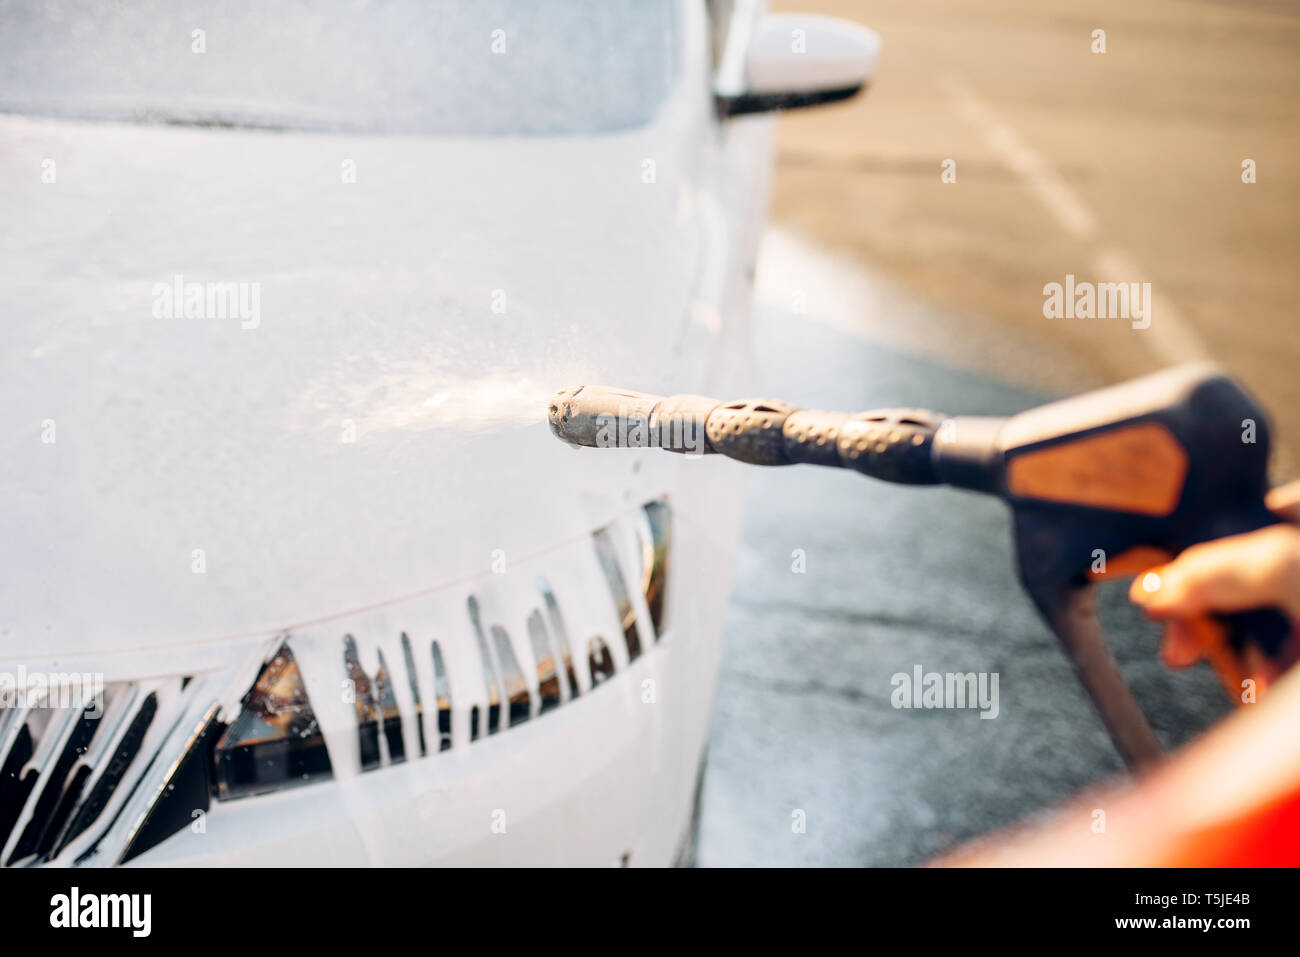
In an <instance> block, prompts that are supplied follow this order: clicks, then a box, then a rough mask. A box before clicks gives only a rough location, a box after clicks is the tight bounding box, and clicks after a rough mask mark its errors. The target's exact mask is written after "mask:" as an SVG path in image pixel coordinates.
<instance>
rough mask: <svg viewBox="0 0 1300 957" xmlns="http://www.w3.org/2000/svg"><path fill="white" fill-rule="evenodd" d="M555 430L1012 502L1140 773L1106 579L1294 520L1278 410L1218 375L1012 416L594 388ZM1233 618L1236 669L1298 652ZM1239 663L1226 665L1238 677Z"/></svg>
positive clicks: (554, 420)
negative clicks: (1273, 480) (1113, 643)
mask: <svg viewBox="0 0 1300 957" xmlns="http://www.w3.org/2000/svg"><path fill="white" fill-rule="evenodd" d="M549 421H550V425H551V429H552V431H554V432H555V434H556V435H557V436H558V437H559V438H560V439H562V440H564V441H565V442H568V443H570V444H573V445H578V446H590V447H596V448H642V447H653V448H662V449H665V450H667V451H672V452H685V453H692V452H694V453H701V454H720V455H725V456H727V457H728V458H733V459H738V460H739V461H741V462H748V463H750V464H751V465H796V464H807V465H825V466H831V467H836V468H848V469H853V470H855V471H858V472H861V473H862V474H864V475H869V476H871V477H872V478H878V479H884V480H885V481H889V482H897V483H901V484H904V485H940V484H942V485H951V486H955V487H957V488H962V489H969V490H972V491H977V492H986V493H989V494H993V495H996V496H998V497H1000V498H1002V499H1003V500H1004V501H1005V502H1007V503H1008V505H1010V507H1011V510H1012V518H1013V524H1014V538H1015V546H1016V561H1017V565H1018V570H1019V574H1020V580H1021V583H1022V584H1023V585H1024V587H1025V589H1026V590H1027V591H1028V592H1029V595H1030V597H1031V598H1032V599H1033V601H1034V604H1035V605H1036V606H1037V608H1038V610H1039V612H1040V613H1041V614H1042V616H1043V617H1044V619H1045V620H1046V621H1047V623H1048V625H1049V626H1050V627H1051V628H1052V630H1053V631H1054V632H1055V633H1056V635H1057V637H1058V638H1059V639H1060V641H1061V644H1062V647H1063V648H1064V650H1065V652H1066V654H1067V655H1068V656H1069V658H1070V660H1071V661H1072V662H1073V664H1074V667H1075V669H1076V671H1077V673H1078V676H1079V679H1080V681H1081V682H1082V683H1083V685H1084V687H1085V688H1086V689H1087V691H1088V693H1089V695H1090V696H1091V697H1092V700H1093V702H1094V704H1095V705H1096V707H1097V710H1098V712H1099V713H1100V715H1101V718H1102V721H1103V723H1104V724H1105V726H1106V729H1107V730H1108V732H1109V733H1110V736H1111V738H1112V740H1113V741H1114V742H1115V745H1116V748H1117V749H1118V750H1119V752H1120V754H1121V755H1122V756H1123V757H1124V760H1125V761H1126V762H1127V763H1128V765H1129V766H1130V767H1132V768H1136V767H1139V766H1142V765H1144V764H1147V763H1149V762H1151V761H1153V760H1155V759H1156V758H1157V757H1158V756H1159V754H1160V745H1159V742H1158V741H1157V739H1156V736H1155V734H1154V732H1153V731H1152V730H1151V726H1150V724H1149V723H1148V721H1147V719H1146V716H1145V715H1144V714H1143V712H1142V710H1141V708H1140V707H1139V706H1138V704H1137V702H1136V701H1135V700H1134V698H1133V695H1132V693H1131V691H1130V690H1129V688H1128V685H1127V684H1126V683H1125V681H1124V678H1123V676H1122V674H1121V673H1120V671H1119V668H1118V667H1117V666H1116V664H1115V660H1114V657H1113V656H1112V655H1111V653H1110V650H1109V647H1108V646H1107V644H1106V641H1105V638H1104V636H1103V634H1102V630H1101V625H1100V622H1099V621H1098V619H1097V606H1096V589H1095V586H1094V584H1093V583H1094V582H1096V581H1097V580H1099V579H1101V578H1108V577H1117V576H1119V575H1124V574H1130V575H1131V574H1133V573H1134V572H1137V571H1139V570H1141V569H1143V568H1147V567H1150V566H1151V565H1153V564H1156V563H1158V562H1160V561H1163V560H1167V559H1168V558H1169V557H1171V556H1173V555H1176V554H1178V553H1179V552H1181V551H1182V550H1183V549H1185V548H1187V547H1189V546H1191V545H1194V544H1196V543H1198V542H1203V541H1207V540H1209V539H1214V538H1221V537H1223V536H1225V535H1234V534H1239V533H1242V532H1247V531H1251V530H1254V529H1257V528H1262V527H1264V526H1266V525H1271V524H1274V523H1276V522H1277V521H1278V519H1277V517H1276V516H1275V515H1273V513H1272V512H1270V511H1269V510H1268V508H1267V507H1266V506H1265V504H1264V493H1265V492H1266V490H1267V487H1268V483H1267V466H1268V451H1269V428H1268V422H1267V419H1266V418H1265V415H1264V412H1263V410H1262V409H1261V408H1260V407H1259V406H1258V405H1257V404H1256V402H1255V401H1254V400H1253V399H1252V398H1251V397H1250V396H1249V395H1248V394H1247V393H1246V392H1245V391H1244V390H1243V389H1242V388H1241V387H1240V386H1238V385H1237V384H1236V383H1235V382H1234V381H1233V380H1232V379H1230V378H1228V377H1227V376H1226V375H1225V374H1224V373H1223V372H1221V371H1220V370H1219V369H1217V368H1216V367H1214V366H1212V365H1209V364H1202V363H1197V364H1192V365H1187V366H1180V367H1177V368H1174V369H1170V370H1167V371H1165V372H1160V373H1156V374H1155V375H1151V376H1146V377H1144V378H1141V379H1136V380H1133V381H1131V382H1128V383H1124V384H1121V385H1117V386H1113V387H1111V388H1107V389H1102V390H1099V391H1097V392H1091V393H1087V394H1085V395H1081V396H1077V397H1075V398H1071V399H1066V400H1064V401H1061V402H1054V403H1052V404H1050V405H1045V406H1042V407H1040V408H1036V409H1031V410H1029V411H1027V412H1021V413H1020V414H1018V415H1013V416H1011V417H1010V418H993V417H985V416H955V417H950V416H947V415H943V414H941V413H938V412H929V411H925V410H922V409H879V410H875V411H870V412H859V413H857V414H851V413H844V412H823V411H815V410H808V409H800V408H798V407H796V406H794V405H792V404H790V403H789V402H781V401H776V400H772V399H746V400H742V401H738V402H720V401H718V400H717V399H709V398H705V397H704V396H695V395H675V396H669V397H666V398H665V397H661V396H654V395H644V394H641V393H637V392H627V391H624V390H621V389H611V388H605V387H602V386H581V387H579V388H577V389H572V390H566V391H563V392H560V393H558V394H557V395H556V396H555V398H554V399H552V400H551V404H550V408H549ZM1218 622H1219V624H1220V625H1221V626H1222V627H1223V628H1225V629H1226V632H1227V635H1226V638H1227V642H1226V648H1227V649H1228V650H1227V651H1226V652H1225V654H1227V655H1229V656H1230V657H1231V663H1232V665H1233V667H1234V668H1235V669H1236V670H1235V671H1233V672H1232V673H1236V674H1240V673H1243V671H1242V668H1241V664H1242V662H1246V661H1248V660H1249V658H1248V654H1260V653H1262V654H1263V655H1265V656H1267V657H1269V658H1272V659H1274V660H1278V661H1282V659H1283V658H1284V656H1288V657H1289V656H1292V655H1293V654H1294V651H1293V650H1287V642H1286V638H1287V636H1288V635H1289V633H1290V630H1291V629H1290V623H1289V621H1288V620H1287V618H1286V617H1285V616H1284V615H1283V614H1282V612H1280V611H1279V610H1278V609H1276V608H1261V609H1255V610H1253V611H1247V612H1239V613H1235V614H1232V615H1227V616H1221V617H1219V618H1218ZM1251 646H1253V648H1254V650H1252V651H1249V652H1248V648H1250V647H1251ZM1225 661H1227V659H1223V658H1221V659H1220V660H1219V661H1217V662H1216V667H1217V668H1218V669H1219V671H1220V674H1221V675H1224V674H1226V673H1228V669H1227V668H1226V667H1225V665H1224V662H1225ZM1284 663H1286V662H1284ZM1237 690H1238V691H1239V689H1237Z"/></svg>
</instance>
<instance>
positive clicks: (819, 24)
mask: <svg viewBox="0 0 1300 957" xmlns="http://www.w3.org/2000/svg"><path fill="white" fill-rule="evenodd" d="M745 39H748V42H747V43H746V42H745ZM879 55H880V35H879V34H878V33H876V32H875V31H873V30H868V29H867V28H866V27H864V26H860V25H859V24H856V23H851V22H849V21H848V20H840V19H838V18H836V17H823V16H818V15H816V14H804V13H771V14H766V15H764V16H762V17H760V18H759V19H758V20H757V22H756V23H755V24H754V27H753V30H752V32H751V33H750V34H749V36H748V38H743V37H742V38H737V37H736V36H734V35H733V36H732V37H730V38H729V42H728V49H727V50H726V52H725V54H724V58H723V63H722V65H721V67H720V69H719V71H718V83H717V86H716V88H715V98H716V100H717V103H718V110H719V112H720V113H722V115H724V116H737V115H739V114H741V113H766V112H768V111H769V110H790V109H798V108H799V107H804V106H815V105H817V104H819V103H833V102H834V101H836V100H846V99H848V98H849V97H851V96H853V95H854V94H855V93H857V92H858V91H859V90H861V89H862V88H863V87H864V86H866V85H867V84H868V83H870V82H871V78H872V75H873V74H874V73H875V70H876V58H877V57H878V56H879Z"/></svg>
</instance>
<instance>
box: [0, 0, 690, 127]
mask: <svg viewBox="0 0 1300 957" xmlns="http://www.w3.org/2000/svg"><path fill="white" fill-rule="evenodd" d="M675 73H676V16H675V6H674V0H531V2H529V0H515V2H509V0H312V2H293V0H287V2H277V3H266V2H260V3H255V2H252V0H230V2H222V3H212V2H207V3H201V2H194V0H139V2H131V0H127V2H105V0H66V2H65V0H0V111H4V112H11V113H15V112H16V113H34V114H43V115H55V116H66V117H77V118H90V119H114V120H129V121H138V122H157V123H178V124H193V125H216V126H249V127H264V128H265V127H269V128H280V129H312V130H339V131H367V132H381V133H415V134H468V135H494V134H524V135H528V134H531V135H556V134H571V133H589V132H597V131H603V130H619V129H627V128H631V127H637V126H643V125H645V124H646V123H648V122H650V121H651V120H652V119H653V118H654V116H655V114H656V112H657V111H658V109H659V108H660V106H661V105H662V103H663V102H664V100H665V99H666V98H667V96H668V94H669V91H670V89H671V86H672V83H673V80H674V77H675Z"/></svg>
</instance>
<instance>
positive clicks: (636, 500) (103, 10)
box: [0, 0, 878, 866]
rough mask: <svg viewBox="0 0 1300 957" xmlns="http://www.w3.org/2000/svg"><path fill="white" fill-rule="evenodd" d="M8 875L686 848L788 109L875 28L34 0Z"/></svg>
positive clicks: (3, 82)
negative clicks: (582, 427)
mask: <svg viewBox="0 0 1300 957" xmlns="http://www.w3.org/2000/svg"><path fill="white" fill-rule="evenodd" d="M0 24H3V28H2V29H0V143H2V144H3V148H2V149H0V252H2V254H3V258H4V261H5V269H4V270H3V272H0V303H2V304H3V308H4V314H5V326H4V330H3V333H2V335H3V349H2V350H0V389H2V390H3V401H0V447H2V448H3V455H0V494H2V495H3V498H4V502H5V507H4V509H3V511H2V512H0V556H2V563H0V695H3V696H4V699H5V700H4V705H5V706H4V707H3V708H2V709H0V866H22V865H31V864H51V865H68V866H99V865H112V864H120V863H125V862H133V863H140V864H151V865H182V864H183V865H203V866H211V865H236V864H238V865H244V864H253V865H271V864H312V865H334V864H339V865H343V864H348V865H352V864H376V865H378V864H383V865H421V864H474V865H479V864H574V865H617V864H624V865H626V864H632V865H664V864H668V863H670V862H673V861H674V860H680V859H682V858H683V857H684V856H686V854H687V852H688V849H689V845H690V830H691V828H690V824H691V821H692V806H693V796H694V795H696V794H697V789H698V782H699V780H700V775H701V771H702V768H703V762H704V757H705V751H706V745H707V741H708V736H709V719H710V713H711V709H712V705H713V693H714V685H715V679H716V675H717V668H718V659H719V653H720V642H721V634H722V624H723V615H724V611H725V597H726V595H727V592H728V590H729V580H730V567H731V557H732V548H733V544H734V541H735V537H736V530H737V520H738V512H739V495H738V481H739V478H740V474H741V473H740V469H739V467H738V466H735V465H729V464H727V463H717V462H713V461H712V460H702V461H696V460H691V459H688V458H685V457H674V456H669V455H663V454H652V453H642V452H626V453H620V454H601V453H591V452H587V451H574V450H572V449H569V448H566V447H565V446H564V445H562V444H561V443H559V442H557V441H556V440H555V439H554V438H553V437H552V436H551V435H550V433H549V431H548V430H547V427H546V424H545V419H546V406H547V401H548V399H549V397H550V396H551V395H552V394H553V393H554V392H555V391H556V390H557V389H560V388H565V387H569V386H572V385H578V384H582V383H583V382H587V381H603V382H612V383H619V384H626V385H628V386H630V387H634V388H638V389H643V390H647V391H654V392H660V393H675V392H694V393H709V394H722V395H729V394H734V393H736V392H737V391H740V390H742V389H743V388H744V386H745V384H746V377H747V374H748V338H747V335H748V328H747V327H748V324H749V309H750V287H751V280H752V274H753V268H754V258H755V253H756V246H757V240H758V235H759V232H760V230H761V228H762V225H763V219H764V210H765V205H766V193H767V190H766V180H767V175H768V169H769V165H770V146H769V141H768V138H769V132H770V124H769V123H768V122H767V121H765V120H764V119H762V118H759V119H755V120H733V119H731V117H732V116H734V115H735V114H738V113H747V112H764V111H769V110H772V109H775V108H779V107H784V106H798V105H805V104H809V103H814V102H820V101H825V100H831V99H837V98H841V97H843V96H847V95H849V94H851V93H852V92H853V91H855V90H856V89H858V88H859V87H861V86H862V85H863V84H864V82H865V81H866V79H867V78H868V76H869V75H870V72H871V69H872V67H873V64H874V58H875V55H876V50H877V47H878V41H877V39H876V37H875V36H874V34H871V33H870V32H869V31H866V30H864V29H862V28H859V27H856V26H853V25H851V24H842V23H838V22H836V21H830V20H827V19H826V18H819V17H812V16H774V15H764V14H762V13H761V11H758V10H756V9H754V8H753V7H752V6H751V5H747V4H744V3H741V4H735V5H733V4H727V3H707V4H706V3H705V2H702V0H663V2H649V0H626V2H611V0H603V2H602V3H600V4H592V3H587V2H578V0H566V2H560V0H557V2H548V3H546V4H517V5H514V4H508V3H500V2H487V0H458V2H450V3H446V2H444V3H437V4H429V3H426V2H415V0H394V2H376V3H373V4H366V3H353V2H347V3H336V4H325V5H322V6H321V7H320V8H319V12H315V13H312V14H310V15H309V14H307V13H306V12H304V11H303V10H302V9H301V8H296V7H295V8H281V7H279V6H271V7H266V8H265V10H263V9H262V8H261V7H254V5H252V4H248V5H244V4H235V5H226V4H221V5H216V4H214V5H211V6H210V7H205V6H203V5H197V4H190V3H176V2H161V0H158V2H150V3H142V4H127V5H126V7H125V8H118V7H117V6H116V5H112V4H107V3H103V4H99V3H95V4H85V5H68V6H66V7H65V6H54V5H50V6H46V5H42V4H39V3H35V2H27V0H23V2H8V0H2V2H0Z"/></svg>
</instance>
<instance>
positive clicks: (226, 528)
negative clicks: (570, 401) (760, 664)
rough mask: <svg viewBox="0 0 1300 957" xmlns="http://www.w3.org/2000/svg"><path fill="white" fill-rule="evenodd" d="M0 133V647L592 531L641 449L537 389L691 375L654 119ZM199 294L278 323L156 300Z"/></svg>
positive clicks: (372, 578) (336, 591) (127, 632)
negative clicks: (399, 132)
mask: <svg viewBox="0 0 1300 957" xmlns="http://www.w3.org/2000/svg"><path fill="white" fill-rule="evenodd" d="M0 144H3V146H0V182H3V183H4V184H6V185H4V186H3V187H2V188H0V251H2V253H3V256H4V258H5V261H6V268H5V270H4V272H3V274H2V275H0V301H2V302H3V304H4V307H5V319H6V328H5V333H4V336H3V347H2V351H0V390H2V391H0V397H2V401H0V449H3V455H2V456H0V494H2V495H3V497H4V500H5V508H4V510H3V516H2V517H0V660H5V659H9V660H21V659H23V658H24V657H30V655H31V654H32V653H33V652H34V651H35V650H36V649H39V650H40V651H41V652H42V657H44V658H48V656H50V655H59V656H63V655H77V654H80V653H84V652H90V651H102V650H104V649H141V648H149V647H153V646H155V645H158V646H161V645H166V644H169V643H177V642H186V641H195V640H214V639H220V638H221V637H222V636H238V635H247V634H252V633H256V632H266V631H275V630H279V629H283V628H287V627H290V626H292V625H293V624H295V623H297V622H304V621H310V620H317V619H321V618H325V617H329V616H331V615H336V614H343V613H345V612H348V611H349V610H354V609H358V608H362V607H365V606H368V605H373V604H375V603H382V602H384V601H388V600H390V599H394V598H397V597H399V596H402V595H406V594H412V593H417V592H420V591H421V590H425V589H429V588H431V587H434V586H436V585H439V584H440V583H444V582H449V581H453V580H459V579H462V578H464V577H466V576H472V575H475V574H480V573H485V572H487V571H488V569H489V566H490V562H491V561H492V559H493V556H494V554H496V553H498V552H499V553H500V554H501V555H502V556H504V557H505V558H506V559H507V560H508V559H513V558H516V557H523V556H526V555H529V554H532V553H535V552H537V551H539V550H542V549H544V548H547V547H549V546H552V545H554V544H555V543H556V542H559V541H562V540H566V539H572V538H573V537H574V536H575V535H577V534H581V533H582V532H583V531H585V530H586V529H589V528H590V527H591V525H592V523H593V522H596V521H599V520H601V513H602V510H608V509H609V508H612V507H613V506H614V505H615V504H617V501H616V499H615V498H614V497H613V495H612V493H611V494H610V495H605V494H604V492H602V490H605V489H614V488H621V487H622V486H623V485H626V481H625V476H627V475H628V474H629V473H630V469H629V468H628V465H629V461H628V460H627V459H626V458H623V457H621V456H611V457H609V459H605V458H602V457H601V456H599V455H595V454H590V455H589V454H579V453H576V452H574V451H572V450H570V449H567V448H565V447H564V446H562V445H561V444H560V443H558V442H556V441H555V440H554V439H553V438H552V437H551V436H550V435H549V433H548V432H547V431H546V428H545V425H544V420H545V405H546V400H547V398H548V397H549V396H550V395H551V394H552V393H553V392H554V391H555V390H556V389H558V388H562V387H567V386H570V385H573V384H581V383H583V382H585V381H590V380H593V379H594V380H604V381H609V382H617V383H626V384H628V385H630V386H634V387H637V388H642V389H646V390H658V389H663V390H678V391H681V390H691V389H695V388H697V387H698V386H699V385H700V384H701V383H700V377H701V374H702V371H703V369H704V368H705V366H706V363H707V361H708V359H707V355H706V353H707V349H704V348H702V347H701V341H703V342H705V344H707V342H710V341H712V340H711V339H710V338H709V336H708V335H706V333H707V332H708V331H709V330H705V331H704V332H700V335H701V336H703V337H704V338H703V340H700V339H698V338H697V337H696V332H698V331H699V330H698V328H697V327H698V326H699V323H698V322H693V321H692V320H691V318H690V317H691V316H692V314H693V313H694V314H696V315H697V316H698V315H699V309H698V303H696V302H695V301H694V299H693V297H694V296H695V291H694V290H695V289H696V288H697V286H698V281H697V279H698V277H697V276H696V275H695V266H694V265H693V264H695V263H696V262H697V261H698V259H699V255H700V240H699V237H698V233H699V230H698V229H696V226H695V223H696V221H697V220H698V218H699V217H698V216H697V215H696V212H695V209H696V207H697V206H698V203H695V202H693V201H692V197H693V196H694V193H693V192H692V186H691V184H690V181H689V177H688V175H687V174H688V171H687V170H686V169H684V168H683V165H682V160H681V157H680V156H675V155H673V151H672V146H673V140H672V139H671V138H668V137H665V136H664V135H663V130H657V129H655V128H651V129H648V130H644V131H638V132H635V133H629V134H619V135H616V136H605V137H597V138H572V139H557V140H522V139H521V140H515V141H509V140H505V141H503V140H500V139H497V140H491V141H486V140H484V141H474V140H461V141H457V140H435V139H427V138H389V139H381V138H360V137H344V136H329V135H317V134H289V133H275V132H253V131H245V130H225V129H215V130H214V129H183V128H167V127H148V126H128V125H118V124H94V123H72V122H64V121H57V122H56V121H49V120H35V119H29V118H17V117H3V118H0ZM647 161H649V162H650V163H651V164H652V165H647ZM647 171H652V172H651V173H650V175H647ZM353 174H354V175H353ZM353 178H354V179H355V181H349V180H351V179H353ZM647 180H649V181H647ZM178 277H179V279H178ZM178 282H180V283H191V282H199V283H247V284H256V288H257V290H258V296H259V298H258V300H257V305H258V315H257V316H256V317H254V316H253V315H252V313H251V310H250V311H249V312H247V313H243V314H241V315H242V316H243V318H241V317H239V316H235V317H227V318H221V317H219V316H203V317H198V316H193V317H190V318H186V317H185V315H184V308H183V306H181V307H178V312H179V315H177V316H173V317H170V318H169V317H167V316H166V315H161V316H160V315H159V314H158V313H160V312H163V313H165V312H166V306H165V293H163V291H162V290H164V289H165V288H166V287H168V286H173V287H174V286H175V284H176V283H178ZM253 288H254V287H253V286H252V285H249V286H247V287H245V290H246V293H248V296H247V298H246V299H245V304H246V305H249V306H251V304H252V298H251V290H252V289H253ZM160 303H163V305H161V306H160ZM633 454H634V455H635V453H633ZM665 458H667V457H665ZM647 461H648V460H647ZM620 483H622V485H620ZM624 504H626V503H624Z"/></svg>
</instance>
